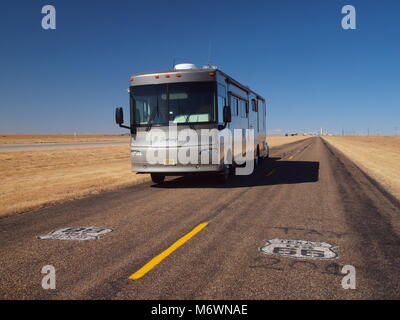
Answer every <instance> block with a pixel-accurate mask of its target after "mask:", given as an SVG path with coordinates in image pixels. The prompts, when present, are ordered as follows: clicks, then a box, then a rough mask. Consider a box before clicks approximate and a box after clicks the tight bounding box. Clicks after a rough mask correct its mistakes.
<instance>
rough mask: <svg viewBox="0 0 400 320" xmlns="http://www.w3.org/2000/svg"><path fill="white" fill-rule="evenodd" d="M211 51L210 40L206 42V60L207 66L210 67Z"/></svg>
mask: <svg viewBox="0 0 400 320" xmlns="http://www.w3.org/2000/svg"><path fill="white" fill-rule="evenodd" d="M211 50H212V44H211V40H210V41H209V42H208V59H207V64H208V65H209V66H211Z"/></svg>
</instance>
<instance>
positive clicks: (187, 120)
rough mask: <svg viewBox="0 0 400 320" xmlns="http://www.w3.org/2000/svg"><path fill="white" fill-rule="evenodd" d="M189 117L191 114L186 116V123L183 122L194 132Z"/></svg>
mask: <svg viewBox="0 0 400 320" xmlns="http://www.w3.org/2000/svg"><path fill="white" fill-rule="evenodd" d="M191 115H192V113H189V114H188V115H187V116H186V121H185V123H187V124H188V125H189V128H190V129H193V130H195V127H194V124H193V123H191V122H189V119H190V116H191Z"/></svg>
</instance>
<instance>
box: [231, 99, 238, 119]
mask: <svg viewBox="0 0 400 320" xmlns="http://www.w3.org/2000/svg"><path fill="white" fill-rule="evenodd" d="M231 112H232V115H233V116H237V115H238V99H237V98H236V97H234V96H231Z"/></svg>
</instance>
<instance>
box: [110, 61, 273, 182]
mask: <svg viewBox="0 0 400 320" xmlns="http://www.w3.org/2000/svg"><path fill="white" fill-rule="evenodd" d="M129 94H130V125H129V126H126V125H123V123H124V120H123V110H122V108H117V109H116V122H117V124H119V125H120V126H121V127H124V128H128V129H130V131H131V136H132V139H131V156H132V170H133V171H135V172H138V173H150V174H151V177H152V180H153V181H154V182H155V183H162V182H163V181H164V178H165V176H167V175H185V174H189V173H190V174H191V173H206V172H207V173H210V172H213V173H216V177H217V179H219V180H222V181H226V180H227V179H228V178H229V175H230V174H231V173H232V171H233V170H232V169H233V168H234V167H235V166H236V165H237V164H238V161H237V160H236V159H238V158H240V157H243V155H244V154H245V153H246V152H245V151H243V150H245V145H246V144H247V145H249V144H251V147H252V148H251V150H252V154H251V158H252V161H254V163H255V165H258V164H259V163H260V161H261V159H262V158H264V157H268V153H269V150H268V144H267V142H266V104H265V99H264V98H263V97H262V96H260V95H259V94H257V93H256V92H254V91H252V90H250V89H249V88H248V87H246V86H244V85H242V84H241V83H239V82H238V81H236V80H234V79H233V78H231V77H230V76H228V75H227V74H225V73H224V72H222V71H221V70H219V69H218V68H215V67H210V66H206V67H203V68H196V67H195V66H194V65H193V64H179V65H176V66H175V67H174V69H173V70H168V71H161V72H151V73H142V74H136V75H133V76H132V77H131V78H130V87H129ZM171 126H175V128H176V129H175V131H177V135H178V136H179V133H181V131H182V130H192V131H193V132H196V133H197V134H198V136H200V135H201V133H202V132H203V131H205V129H208V130H209V131H210V132H212V134H214V135H216V137H213V138H212V139H210V140H207V141H204V140H201V139H198V141H196V142H191V143H188V140H187V139H183V140H182V139H179V138H171V134H170V132H171V129H170V128H171ZM235 129H240V130H241V131H240V132H243V134H241V135H240V137H239V138H237V135H236V138H234V139H233V141H232V143H233V144H234V145H236V146H238V145H240V148H238V147H236V148H231V149H230V150H232V151H228V148H227V144H226V142H225V143H222V142H221V140H220V139H219V138H218V133H219V132H224V133H226V132H227V131H229V132H232V136H234V135H233V131H234V130H235ZM246 129H252V130H254V131H253V132H254V139H251V141H250V140H249V136H248V135H246ZM236 131H238V130H236ZM247 131H248V130H247ZM156 132H157V133H160V132H161V133H162V132H165V134H166V139H164V141H161V140H163V139H153V138H152V136H154V135H155V133H156ZM214 138H215V139H214ZM183 147H185V148H186V149H187V150H189V151H193V150H194V151H193V152H194V153H193V154H196V155H198V156H197V161H191V162H188V161H180V159H179V157H172V156H171V154H173V155H177V154H179V152H180V151H181V149H182V148H183ZM242 147H243V148H242ZM235 150H236V151H235ZM230 152H232V153H231V154H230ZM150 153H151V154H153V155H154V154H159V155H161V157H162V158H161V159H159V160H160V161H158V162H156V163H155V162H154V161H149V154H150ZM215 154H217V155H218V161H217V163H215V161H214V162H213V161H204V159H208V158H207V157H208V156H207V155H209V156H210V157H212V156H214V155H215ZM205 155H206V156H205ZM227 155H228V157H229V158H231V159H232V160H229V161H228V159H227ZM195 158H196V157H195ZM192 159H193V157H192Z"/></svg>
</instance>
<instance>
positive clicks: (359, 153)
mask: <svg viewBox="0 0 400 320" xmlns="http://www.w3.org/2000/svg"><path fill="white" fill-rule="evenodd" d="M324 139H326V140H327V141H328V142H329V143H331V144H332V145H333V146H334V147H336V148H337V149H339V150H340V151H342V152H343V153H344V154H345V155H346V156H347V157H349V158H350V159H352V160H353V161H354V162H355V163H356V164H357V165H358V166H359V167H361V168H362V169H363V170H365V171H366V172H367V173H368V174H369V175H370V176H371V177H373V178H374V179H376V180H377V181H378V182H380V183H381V184H382V185H383V186H384V187H385V188H386V189H387V190H388V191H389V192H391V193H392V194H393V195H394V196H395V197H397V198H398V199H400V161H399V159H400V137H359V136H348V137H324Z"/></svg>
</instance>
